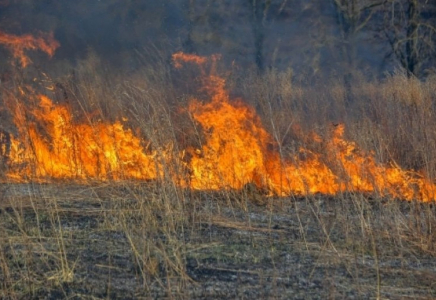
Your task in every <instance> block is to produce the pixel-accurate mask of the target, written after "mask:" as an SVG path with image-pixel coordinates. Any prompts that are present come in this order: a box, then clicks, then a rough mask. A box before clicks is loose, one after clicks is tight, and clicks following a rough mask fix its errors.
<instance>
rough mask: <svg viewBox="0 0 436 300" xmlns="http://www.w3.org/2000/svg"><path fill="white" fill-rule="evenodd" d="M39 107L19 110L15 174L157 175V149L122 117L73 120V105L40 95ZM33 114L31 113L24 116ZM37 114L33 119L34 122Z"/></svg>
mask: <svg viewBox="0 0 436 300" xmlns="http://www.w3.org/2000/svg"><path fill="white" fill-rule="evenodd" d="M37 98H38V100H39V106H38V107H37V108H35V109H33V110H31V111H30V112H27V111H26V110H25V109H24V108H23V106H22V105H18V106H17V107H16V109H15V114H14V119H15V125H16V126H17V128H18V129H19V133H20V139H15V138H13V139H12V140H11V149H10V153H9V163H10V165H11V166H13V167H12V168H10V171H9V173H8V176H9V177H10V178H11V179H16V180H27V179H29V180H37V181H45V180H50V179H65V178H67V179H68V178H71V179H78V180H80V179H90V178H95V179H100V180H108V179H112V180H120V179H125V178H130V179H155V178H156V177H157V168H156V164H155V163H154V162H155V160H154V157H155V153H153V152H152V153H149V154H145V153H144V150H143V146H142V142H141V140H140V139H139V138H138V137H136V136H135V135H134V134H133V132H132V131H131V130H129V129H125V128H124V127H123V125H122V124H121V123H120V122H115V123H114V124H106V123H104V122H99V123H97V124H75V123H74V122H73V119H72V115H71V113H70V111H69V108H68V107H66V106H64V105H55V104H53V102H52V101H51V100H50V99H49V98H48V97H46V96H43V95H39V96H38V97H37ZM26 115H31V117H26ZM33 119H34V120H35V121H33Z"/></svg>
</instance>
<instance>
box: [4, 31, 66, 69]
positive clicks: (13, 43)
mask: <svg viewBox="0 0 436 300" xmlns="http://www.w3.org/2000/svg"><path fill="white" fill-rule="evenodd" d="M0 44H3V45H4V46H5V47H6V48H8V49H9V50H10V51H11V52H12V55H13V57H14V58H16V59H18V60H19V61H20V63H21V66H22V67H23V68H25V67H27V65H29V64H30V63H31V62H32V61H31V60H30V58H29V57H28V56H27V55H26V54H25V53H24V50H41V51H43V52H45V53H46V54H47V55H48V56H49V57H52V56H53V54H54V53H55V51H56V49H57V48H58V47H59V46H60V44H59V43H58V42H57V41H56V40H55V39H54V37H53V33H49V34H44V33H40V35H39V37H34V36H33V35H30V34H25V35H21V36H18V35H12V34H7V33H4V32H1V31H0Z"/></svg>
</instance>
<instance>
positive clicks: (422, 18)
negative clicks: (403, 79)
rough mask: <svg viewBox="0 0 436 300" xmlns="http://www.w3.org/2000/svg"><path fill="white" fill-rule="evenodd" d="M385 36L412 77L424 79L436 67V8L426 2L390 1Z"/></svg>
mask: <svg viewBox="0 0 436 300" xmlns="http://www.w3.org/2000/svg"><path fill="white" fill-rule="evenodd" d="M384 11H385V18H384V21H385V22H384V34H385V36H386V38H387V40H388V41H389V44H390V46H391V49H392V54H393V55H394V56H395V58H396V59H397V60H398V61H399V63H400V65H401V66H402V67H403V68H404V69H405V70H406V72H407V74H408V76H417V77H420V76H422V75H425V72H426V70H428V69H430V68H432V67H434V66H435V55H436V47H435V42H434V38H436V4H434V2H432V3H430V1H428V0H427V1H425V0H421V1H420V0H388V1H386V3H385V10H384Z"/></svg>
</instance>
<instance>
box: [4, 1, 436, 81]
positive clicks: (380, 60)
mask: <svg viewBox="0 0 436 300" xmlns="http://www.w3.org/2000/svg"><path fill="white" fill-rule="evenodd" d="M0 29H1V30H3V31H6V32H9V33H14V34H24V33H29V32H30V33H32V32H36V31H54V32H55V36H56V38H57V39H58V40H59V41H60V42H61V44H62V47H61V48H60V49H59V50H58V52H57V55H56V58H57V59H58V60H62V59H65V60H70V61H74V60H77V59H80V58H83V57H85V55H86V53H87V51H88V50H89V48H91V49H93V50H95V51H96V53H98V54H99V55H101V56H102V57H103V58H107V61H108V62H111V63H113V64H118V65H122V66H127V67H129V68H134V67H135V65H137V62H136V60H135V59H133V58H132V57H134V56H132V53H134V52H140V53H147V52H148V51H155V50H157V51H156V52H160V53H164V55H167V54H168V55H169V53H171V52H174V51H179V50H182V51H185V52H192V53H197V54H201V55H208V54H211V53H220V54H222V56H223V58H224V59H225V60H227V61H228V62H236V63H237V65H238V66H241V67H243V68H246V67H252V68H256V69H257V70H258V71H259V72H264V71H265V70H267V69H271V68H277V69H281V70H283V69H287V68H292V69H293V70H295V71H296V72H295V73H297V74H302V76H313V75H315V76H332V75H336V74H345V75H343V76H344V78H343V79H344V81H345V82H347V81H349V80H350V79H351V78H352V76H353V74H354V73H355V72H361V73H364V74H367V75H369V74H371V75H377V76H378V75H380V74H382V73H384V72H386V71H388V72H392V71H393V70H394V69H396V68H400V69H402V70H404V71H405V72H406V73H407V74H408V75H413V76H417V77H419V78H424V77H426V76H428V75H429V74H431V73H433V72H434V71H435V64H436V47H435V42H434V40H435V38H436V3H435V2H434V1H428V0H312V1H307V0H238V1H235V0H220V1H218V0H165V1H155V0H142V1H134V0H123V1H120V0H105V1H87V0H78V1H57V0H48V1H36V0H9V1H1V2H0ZM144 50H146V51H144ZM166 52H168V53H166ZM0 55H1V56H3V57H5V58H6V56H7V55H8V53H6V52H4V51H1V50H0ZM341 76H342V75H341Z"/></svg>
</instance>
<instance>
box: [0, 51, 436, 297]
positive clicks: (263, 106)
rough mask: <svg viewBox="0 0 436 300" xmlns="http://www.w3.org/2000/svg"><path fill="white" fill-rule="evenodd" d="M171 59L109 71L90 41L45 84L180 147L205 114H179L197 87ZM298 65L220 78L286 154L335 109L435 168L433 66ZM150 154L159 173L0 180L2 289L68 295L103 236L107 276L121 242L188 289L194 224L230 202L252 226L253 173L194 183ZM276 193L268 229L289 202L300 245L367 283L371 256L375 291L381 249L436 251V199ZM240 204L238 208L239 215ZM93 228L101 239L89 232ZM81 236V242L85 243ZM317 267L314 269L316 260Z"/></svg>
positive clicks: (8, 293)
mask: <svg viewBox="0 0 436 300" xmlns="http://www.w3.org/2000/svg"><path fill="white" fill-rule="evenodd" d="M140 61H141V56H139V57H138V62H140ZM173 72H174V71H173V70H172V69H171V67H170V66H169V65H168V63H167V61H165V60H164V59H160V58H159V59H156V60H155V61H154V62H153V68H150V67H147V65H144V67H143V68H139V69H138V70H135V71H133V72H126V73H124V72H117V71H116V70H111V69H110V68H109V67H107V66H104V64H103V63H102V62H101V61H100V60H99V58H98V56H97V55H96V54H93V53H91V54H90V55H89V57H88V58H87V59H86V60H84V61H82V62H80V63H79V64H78V66H77V67H75V68H74V70H72V72H71V73H69V74H67V75H65V76H64V77H62V78H56V79H51V78H46V77H44V80H49V81H50V82H49V84H50V85H53V86H55V88H54V90H53V91H48V90H45V92H46V93H48V94H49V96H51V97H52V98H54V99H55V101H58V102H61V103H62V102H67V103H68V104H69V105H70V106H71V107H72V110H73V112H74V116H75V117H76V118H77V119H78V120H80V121H83V120H87V122H91V123H92V122H94V121H96V120H101V119H105V120H108V121H114V120H116V119H119V118H121V117H126V118H128V120H129V121H128V124H129V125H130V126H131V127H132V128H138V129H139V132H140V134H141V136H142V137H144V139H145V140H147V141H150V144H151V145H152V147H153V149H155V150H157V151H164V149H168V145H171V147H170V149H171V151H173V153H174V157H176V156H177V155H176V154H177V153H180V152H181V149H185V148H186V147H187V146H189V145H197V146H198V145H200V144H201V139H202V136H201V133H200V132H201V128H199V127H198V125H197V124H196V123H195V122H194V121H193V120H192V119H190V118H189V116H186V115H180V114H179V112H180V108H183V107H186V105H187V103H188V100H189V97H190V96H192V95H189V93H186V92H185V89H184V88H185V84H186V82H185V81H183V80H180V79H178V78H174V73H173ZM176 75H178V74H177V73H176ZM20 76H21V75H20ZM294 78H295V76H294V74H293V73H292V71H291V70H288V71H285V72H279V71H274V70H272V71H268V72H266V73H265V74H263V75H258V74H257V73H256V74H255V73H253V74H248V75H247V74H232V77H231V80H230V81H229V83H228V85H229V88H230V89H231V91H232V93H233V94H235V95H237V96H241V97H242V98H243V99H245V101H246V102H247V103H249V104H250V105H252V106H253V107H255V108H256V111H257V112H258V114H259V115H260V117H261V119H262V122H263V124H264V126H265V127H266V128H267V130H268V131H269V132H270V133H271V135H272V136H273V138H274V140H275V141H276V142H277V145H278V148H279V151H280V153H281V154H282V155H283V156H286V155H287V154H288V153H289V152H290V151H296V149H297V148H298V147H299V146H301V145H305V144H306V143H309V144H310V141H308V140H307V139H305V137H306V136H308V134H309V132H311V131H315V132H317V133H319V134H321V135H323V136H328V135H329V131H330V128H331V124H332V123H337V122H343V123H345V125H346V135H347V137H348V138H349V139H351V140H353V141H355V142H356V143H357V144H358V145H359V146H360V147H362V148H363V149H366V150H368V151H373V152H374V153H375V155H376V157H377V159H378V160H379V161H380V162H385V163H388V162H395V163H397V164H399V165H401V166H402V167H404V168H410V169H414V170H420V171H422V172H423V173H424V174H425V175H426V176H428V177H429V178H432V179H434V178H435V177H436V165H435V163H436V162H435V159H434V158H435V157H436V147H435V142H436V131H435V128H436V119H435V118H434V113H435V106H434V105H435V102H436V77H429V78H428V79H427V80H425V81H420V80H418V79H415V78H408V77H407V76H405V75H404V74H402V73H396V74H393V75H389V76H387V77H386V78H384V79H382V80H379V81H369V80H366V79H364V78H360V79H359V80H356V81H355V82H354V83H353V84H352V85H351V86H352V88H351V90H349V91H347V90H346V89H345V85H344V84H343V83H342V82H340V81H339V80H334V79H332V80H331V81H330V82H322V83H320V82H315V83H310V84H309V82H296V81H295V79H294ZM25 80H26V79H25V78H23V77H19V78H17V79H16V82H13V83H12V84H11V85H10V87H3V89H5V88H6V90H4V91H3V92H4V93H8V94H9V96H11V95H14V97H15V99H16V100H17V101H19V100H20V99H21V98H20V97H21V96H20V95H19V94H17V93H16V92H13V89H15V88H16V86H17V85H19V84H22V83H23V82H24V81H25ZM308 146H309V147H310V145H308ZM156 159H159V158H156ZM158 163H159V165H161V166H162V168H164V170H163V174H165V176H163V177H162V178H160V179H158V180H156V181H154V182H135V183H132V182H118V183H95V182H93V183H90V185H89V186H82V187H79V188H71V186H70V185H68V184H66V183H64V184H56V185H54V186H53V188H50V187H48V188H47V187H45V186H42V187H41V186H39V185H37V184H29V185H24V186H23V185H13V184H2V186H1V190H0V193H1V194H0V197H1V198H0V209H1V211H0V234H1V235H0V240H1V245H0V282H1V285H0V297H1V298H5V299H20V298H23V297H24V298H28V297H30V298H38V297H40V296H42V295H47V293H50V291H51V290H52V289H54V290H58V291H59V292H58V293H60V294H59V295H61V296H62V297H63V296H65V297H67V296H68V295H71V294H69V293H70V292H69V291H68V289H67V288H66V287H67V286H68V284H72V283H74V282H75V280H77V278H76V277H77V276H76V274H77V273H78V269H79V268H82V269H83V268H84V266H83V264H84V263H85V262H84V261H83V258H81V256H80V255H79V254H80V253H86V251H90V252H91V253H94V252H92V251H96V250H95V249H94V248H93V247H96V248H99V247H106V248H104V250H102V251H103V252H104V254H105V255H107V256H108V257H109V258H108V259H107V261H108V262H109V263H108V264H107V265H102V266H99V267H101V268H104V269H107V270H114V271H113V272H114V275H113V276H117V275H116V274H118V275H119V273H116V271H117V272H122V271H119V269H118V268H119V266H117V265H116V264H115V263H114V265H112V263H111V262H112V261H114V260H116V259H117V257H121V256H123V255H127V256H128V257H129V259H130V261H131V262H132V266H133V269H134V271H133V272H134V273H135V274H136V275H137V279H138V280H139V281H140V282H141V284H142V289H141V291H140V293H143V295H147V294H148V293H151V291H152V290H153V288H155V286H156V285H157V286H159V287H161V289H162V290H164V291H166V295H167V296H168V295H169V296H170V297H171V296H174V297H177V295H179V296H180V297H183V295H186V294H185V292H186V291H185V289H186V287H187V286H189V284H192V283H193V280H192V279H191V278H190V276H188V274H187V270H186V268H187V267H186V266H187V260H188V258H189V257H191V256H192V253H193V252H194V251H196V250H195V246H193V245H191V244H190V241H192V240H193V239H195V238H196V237H198V232H199V231H200V230H201V228H202V227H201V226H202V225H204V224H213V222H215V223H216V215H220V214H221V211H223V210H224V209H227V210H229V209H230V211H232V212H233V217H228V215H227V218H226V219H224V223H226V222H227V225H223V221H222V220H221V221H220V222H221V223H219V224H221V225H222V226H229V227H232V228H235V227H238V226H239V227H241V226H242V227H244V228H251V226H253V225H252V222H255V221H253V220H252V214H251V209H252V208H250V206H249V205H248V204H247V203H250V202H253V201H255V200H256V199H259V198H262V195H258V194H257V191H256V190H251V189H250V188H249V187H247V189H245V190H244V191H242V192H238V191H221V192H218V193H206V192H205V193H203V192H199V193H194V192H193V191H189V190H186V189H184V188H181V187H180V186H179V185H176V184H175V182H174V180H173V177H171V176H170V174H177V173H179V174H181V175H180V176H181V177H182V176H185V172H184V170H183V166H181V165H179V162H178V160H174V161H159V162H158ZM296 200H298V201H296ZM273 201H274V200H272V199H269V200H262V201H258V203H257V204H262V205H264V204H265V203H269V206H267V207H264V210H265V215H266V216H267V218H269V220H270V221H269V226H270V228H268V229H271V228H272V220H273V219H274V215H275V214H276V213H283V212H286V211H289V214H287V213H283V214H284V216H285V217H286V218H296V222H297V224H298V226H297V227H298V232H299V233H300V235H299V240H298V242H299V244H298V245H302V246H301V247H302V249H303V250H304V251H307V252H308V253H309V252H310V253H314V252H315V253H316V255H318V257H319V260H320V261H322V260H323V257H324V256H326V257H327V256H329V257H330V258H329V259H331V257H332V256H333V257H335V258H336V259H337V260H340V261H341V263H344V265H345V267H346V269H347V272H349V274H351V277H352V278H353V282H355V283H356V288H357V289H361V290H360V292H361V293H362V294H364V290H365V289H367V288H368V287H360V288H359V286H360V285H359V284H360V282H361V281H360V279H359V278H360V277H359V276H364V275H362V274H361V273H360V271H361V270H360V269H358V265H359V264H358V263H357V262H358V261H360V260H361V259H362V258H367V257H370V258H371V259H373V260H374V263H373V269H374V270H370V271H365V272H372V273H373V274H375V280H374V281H372V283H371V284H372V288H373V291H374V293H373V295H375V296H376V297H377V298H380V297H381V295H382V293H383V287H382V275H381V272H382V270H383V266H382V263H381V262H382V261H383V260H384V259H385V258H386V257H400V259H401V260H404V261H405V262H407V261H408V260H409V259H410V258H411V257H413V256H414V257H415V258H416V259H417V260H419V254H417V253H425V254H426V255H430V256H433V257H434V255H435V254H436V252H435V251H436V249H435V248H434V242H435V241H436V234H435V231H434V228H435V226H436V214H435V208H434V206H433V205H424V204H421V203H411V204H410V205H409V206H407V207H406V208H404V205H403V204H402V203H401V202H398V201H386V199H379V198H377V195H373V196H372V197H369V198H368V197H365V196H363V195H360V194H353V193H351V194H342V195H338V197H337V199H335V201H333V200H331V204H328V206H329V207H330V212H329V213H326V211H325V206H326V205H327V204H326V202H327V201H330V200H329V199H323V198H322V196H319V195H313V196H306V197H304V198H303V199H301V198H299V199H296V198H295V197H293V196H291V197H289V198H287V199H284V200H283V199H282V200H277V203H280V206H279V207H275V206H274V204H272V203H271V202H273ZM205 202H207V203H205ZM301 203H304V205H306V206H304V207H303V204H301ZM210 207H215V209H214V210H212V209H210V210H209V208H210ZM302 207H303V208H302ZM241 211H242V212H243V214H244V215H243V216H244V217H243V218H244V222H240V223H236V222H235V220H236V219H237V218H236V215H238V213H240V212H241ZM291 212H292V213H291ZM83 215H90V216H93V217H95V219H96V220H97V221H96V224H95V225H93V226H91V227H90V228H88V227H86V226H85V227H83V228H72V227H69V226H68V224H69V220H70V218H73V216H76V217H77V216H83ZM308 219H311V220H313V223H311V224H312V225H308V223H307V220H308ZM214 220H215V221H214ZM241 224H242V225H241ZM76 226H79V225H76ZM311 226H314V227H315V228H316V230H318V231H319V232H320V234H319V236H318V237H317V238H314V237H313V236H312V233H311V230H312V229H311ZM336 236H340V238H337V237H336ZM83 240H85V241H86V242H85V244H83V243H82V241H83ZM103 240H109V241H110V242H109V243H106V242H105V243H103V242H102V241H103ZM118 240H122V241H124V243H118ZM93 241H97V242H98V243H101V245H100V246H99V245H95V246H93V244H92V243H93ZM294 242H295V241H293V243H294ZM87 243H89V244H90V245H88V246H87V245H86V244H87ZM251 243H252V246H253V247H254V248H256V247H263V246H264V245H262V246H260V245H261V244H264V241H263V240H257V239H256V238H255V237H253V238H252V239H251ZM270 243H271V244H268V245H269V246H271V245H273V242H270ZM295 243H296V242H295ZM205 244H207V245H206V246H201V247H211V245H212V244H208V242H207V241H206V242H205ZM295 245H296V244H293V246H295ZM76 247H81V248H80V249H79V250H80V251H79V252H77V249H76ZM86 247H88V248H86ZM82 248H83V249H82ZM261 249H263V248H261ZM266 249H267V250H265V249H263V250H262V251H270V252H268V255H270V256H271V257H273V249H274V247H273V246H271V247H270V248H268V246H267V248H266ZM100 250H101V249H100ZM331 253H333V254H331ZM87 263H88V264H89V263H90V262H87ZM313 268H314V269H313V272H315V269H316V268H317V265H316V264H315V265H314V267H313ZM359 274H360V275H359ZM116 288H119V286H118V287H117V286H114V287H111V279H110V276H109V279H108V282H107V286H106V287H105V289H106V293H105V294H104V296H105V297H107V298H109V297H110V295H111V289H116ZM360 292H359V293H360ZM332 293H333V294H334V292H332ZM175 295H176V296H175ZM76 296H79V297H80V295H79V294H76ZM100 296H101V295H100Z"/></svg>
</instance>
